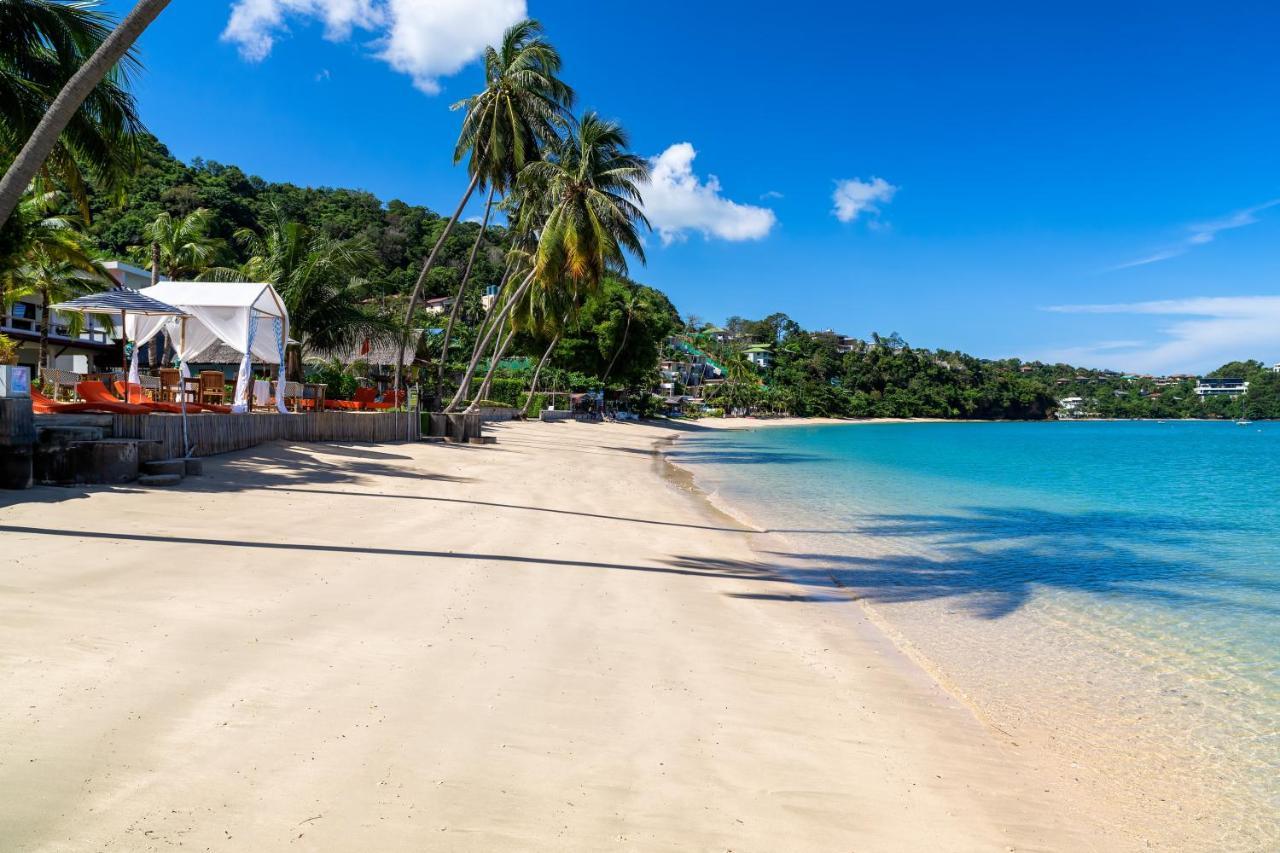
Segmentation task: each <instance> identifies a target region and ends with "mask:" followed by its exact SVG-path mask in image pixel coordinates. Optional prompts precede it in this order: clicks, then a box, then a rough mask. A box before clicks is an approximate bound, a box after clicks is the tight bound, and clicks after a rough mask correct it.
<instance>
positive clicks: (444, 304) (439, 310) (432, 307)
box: [422, 296, 453, 314]
mask: <svg viewBox="0 0 1280 853" xmlns="http://www.w3.org/2000/svg"><path fill="white" fill-rule="evenodd" d="M452 308H453V297H452V296H433V297H431V298H430V299H424V300H423V301H422V310H423V311H426V312H427V313H428V314H443V313H445V312H446V311H449V310H451V309H452Z"/></svg>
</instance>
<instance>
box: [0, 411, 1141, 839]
mask: <svg viewBox="0 0 1280 853" xmlns="http://www.w3.org/2000/svg"><path fill="white" fill-rule="evenodd" d="M662 434H663V429H662V428H658V427H649V426H640V425H578V424H558V425H541V424H528V425H524V424H522V425H511V426H506V427H504V428H501V430H500V436H501V438H500V442H501V443H500V444H499V445H497V446H493V447H484V448H473V447H445V446H437V445H412V446H398V445H387V446H380V447H370V446H351V447H335V446H324V447H320V446H299V447H272V448H259V449H258V450H257V451H252V452H248V453H244V454H234V455H229V456H225V457H219V458H216V459H214V460H210V461H209V462H208V463H207V464H208V470H207V475H206V476H205V477H204V478H202V479H199V480H188V481H187V483H185V484H184V485H183V487H181V488H180V489H178V490H173V491H161V490H156V491H146V490H132V489H119V490H112V489H106V488H103V489H92V490H87V491H74V490H58V489H39V490H35V491H33V492H28V493H24V494H22V495H21V498H22V501H21V502H17V497H18V496H15V495H7V496H3V497H0V541H3V550H2V551H0V684H3V688H0V689H2V691H3V694H2V696H3V698H2V700H0V850H6V851H9V850H77V851H78V850H99V849H102V850H131V851H132V850H168V849H172V848H174V847H176V846H178V845H181V846H182V847H183V848H184V849H194V850H205V849H209V850H226V851H231V850H255V851H267V850H286V849H297V850H326V851H330V850H335V851H347V850H350V851H363V850H379V851H383V850H428V849H431V850H476V851H482V850H483V851H491V850H584V851H585V850H605V849H634V850H734V851H779V850H823V851H826V850H859V851H892V850H903V851H908V850H910V851H915V850H926V849H928V850H947V851H962V850H984V851H985V850H1006V849H1016V850H1033V849H1044V850H1092V849H1097V850H1114V849H1123V848H1125V847H1126V846H1127V842H1125V841H1124V840H1123V839H1117V838H1115V837H1109V838H1108V837H1106V836H1103V835H1101V834H1100V833H1099V830H1098V829H1097V828H1096V827H1094V826H1091V825H1090V824H1089V823H1088V822H1085V821H1083V820H1082V819H1081V818H1079V817H1078V816H1073V815H1072V812H1071V808H1070V807H1069V806H1068V805H1066V804H1065V800H1064V799H1063V798H1062V797H1060V795H1059V791H1058V790H1057V789H1056V785H1055V784H1054V783H1047V782H1045V781H1044V780H1043V779H1042V778H1041V774H1040V773H1039V772H1037V771H1036V770H1035V769H1034V767H1033V766H1032V764H1033V762H1032V761H1029V760H1028V759H1027V757H1026V756H1024V755H1021V754H1020V753H1019V752H1018V750H1017V749H1014V748H1012V747H1010V746H1009V745H1007V744H1002V743H999V742H998V739H996V738H995V737H993V736H992V735H991V734H990V733H989V732H987V731H986V730H984V729H983V728H982V727H981V726H980V725H979V724H978V723H977V722H976V721H974V720H973V718H972V717H971V716H970V715H969V714H968V713H967V712H966V711H965V710H964V709H962V708H961V707H959V706H958V705H957V704H956V703H954V702H953V701H952V700H951V699H950V698H949V697H948V696H947V695H946V694H945V693H944V692H942V691H941V690H940V689H939V688H937V687H936V685H934V684H933V683H932V682H931V681H929V680H928V679H927V678H925V677H923V676H922V675H921V674H919V673H918V672H916V671H915V670H913V669H912V668H910V667H909V666H906V665H904V662H903V661H902V660H901V658H900V657H899V656H898V654H897V652H896V651H895V650H894V649H893V648H892V647H891V646H889V645H888V644H887V643H886V642H885V641H884V640H883V639H882V638H881V637H880V636H879V635H878V634H877V633H876V632H875V631H874V630H872V629H870V628H869V627H868V626H867V625H866V624H865V622H864V621H862V618H861V617H860V616H859V612H858V608H856V607H853V606H850V605H848V604H847V603H843V602H841V603H833V602H828V601H823V600H821V599H822V598H823V596H821V595H819V596H817V597H816V598H817V599H818V600H804V597H805V595H806V593H805V592H802V591H800V590H799V589H797V588H795V587H793V586H791V585H790V584H788V583H785V582H781V581H779V580H778V579H777V578H776V577H775V576H773V575H771V574H770V572H769V571H768V567H767V566H764V565H761V564H760V563H759V562H758V561H757V558H756V556H755V554H754V552H753V551H752V549H751V547H750V542H749V540H750V539H751V536H750V535H748V534H744V533H742V532H741V531H737V530H735V529H734V525H733V523H732V522H730V521H728V520H727V519H724V518H721V517H719V516H717V515H715V514H714V513H712V512H711V511H710V510H709V509H708V508H707V507H706V505H705V504H704V503H703V502H702V501H700V500H699V499H697V498H696V497H694V496H692V495H689V494H686V493H683V492H681V491H679V490H677V489H676V488H675V487H673V486H671V485H670V484H668V483H666V482H665V481H664V480H663V479H662V478H661V477H660V476H659V475H658V465H657V464H656V463H655V461H654V459H653V457H652V456H651V455H650V453H649V448H650V446H651V444H652V442H653V441H654V440H655V439H657V438H658V437H660V436H661V435H662ZM3 501H8V503H7V504H6V503H3ZM106 531H110V533H109V534H107V533H105V532H106ZM807 594H808V595H810V596H812V590H809V591H808V592H807ZM1046 788H1048V789H1049V790H1048V791H1046V790H1045V789H1046Z"/></svg>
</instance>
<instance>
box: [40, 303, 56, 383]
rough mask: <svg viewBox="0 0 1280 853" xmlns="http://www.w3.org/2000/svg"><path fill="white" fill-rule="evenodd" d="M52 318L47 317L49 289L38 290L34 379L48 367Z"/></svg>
mask: <svg viewBox="0 0 1280 853" xmlns="http://www.w3.org/2000/svg"><path fill="white" fill-rule="evenodd" d="M52 321H53V318H52V317H50V316H49V288H47V287H42V288H40V360H39V361H38V362H37V363H36V378H37V379H38V378H40V371H41V370H44V369H45V368H46V367H48V366H49V365H48V359H49V325H50V324H51V323H52Z"/></svg>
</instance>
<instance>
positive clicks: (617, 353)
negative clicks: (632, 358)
mask: <svg viewBox="0 0 1280 853" xmlns="http://www.w3.org/2000/svg"><path fill="white" fill-rule="evenodd" d="M629 334H631V312H630V311H628V312H627V325H626V326H625V327H624V328H623V330H622V343H620V344H618V349H617V350H615V351H614V353H613V358H611V359H609V366H608V367H606V368H605V370H604V378H602V379H601V380H600V385H601V387H603V386H604V384H605V383H606V382H608V381H609V374H610V373H613V366H614V365H615V364H617V363H618V356H620V355H622V351H623V350H624V349H626V348H627V335H629Z"/></svg>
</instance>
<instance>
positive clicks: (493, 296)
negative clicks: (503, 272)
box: [480, 284, 498, 311]
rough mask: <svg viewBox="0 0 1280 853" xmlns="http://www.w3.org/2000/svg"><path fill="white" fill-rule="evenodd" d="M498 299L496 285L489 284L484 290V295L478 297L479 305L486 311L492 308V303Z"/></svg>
mask: <svg viewBox="0 0 1280 853" xmlns="http://www.w3.org/2000/svg"><path fill="white" fill-rule="evenodd" d="M497 299H498V285H496V284H491V285H489V286H488V287H486V288H485V289H484V294H483V295H482V296H481V297H480V304H481V305H482V306H483V307H484V310H485V311H488V310H489V309H490V308H492V307H493V303H494V302H496V301H497Z"/></svg>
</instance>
